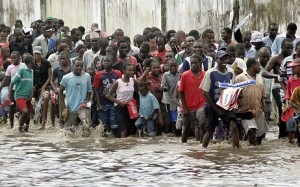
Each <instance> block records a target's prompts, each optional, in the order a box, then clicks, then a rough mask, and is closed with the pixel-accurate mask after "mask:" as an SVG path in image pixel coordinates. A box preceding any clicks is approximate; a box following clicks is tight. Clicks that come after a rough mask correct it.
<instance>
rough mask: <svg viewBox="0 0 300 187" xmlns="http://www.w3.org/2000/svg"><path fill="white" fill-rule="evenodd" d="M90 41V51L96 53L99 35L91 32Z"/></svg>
mask: <svg viewBox="0 0 300 187" xmlns="http://www.w3.org/2000/svg"><path fill="white" fill-rule="evenodd" d="M90 39H91V47H92V50H93V51H98V50H99V41H100V36H99V33H97V32H91V34H90Z"/></svg>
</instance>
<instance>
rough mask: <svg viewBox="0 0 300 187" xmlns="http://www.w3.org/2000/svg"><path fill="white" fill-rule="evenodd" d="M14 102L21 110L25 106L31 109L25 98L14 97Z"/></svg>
mask: <svg viewBox="0 0 300 187" xmlns="http://www.w3.org/2000/svg"><path fill="white" fill-rule="evenodd" d="M16 104H17V106H18V108H19V109H20V110H23V109H24V108H27V109H28V110H29V109H31V103H30V102H29V101H27V99H25V98H18V99H16Z"/></svg>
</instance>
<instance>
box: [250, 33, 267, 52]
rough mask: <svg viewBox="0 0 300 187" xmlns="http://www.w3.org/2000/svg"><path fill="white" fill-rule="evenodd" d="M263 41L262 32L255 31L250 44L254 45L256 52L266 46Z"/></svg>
mask: <svg viewBox="0 0 300 187" xmlns="http://www.w3.org/2000/svg"><path fill="white" fill-rule="evenodd" d="M262 39H263V36H262V34H261V33H260V32H258V31H253V32H252V33H251V40H250V42H251V44H252V45H254V47H255V50H257V51H258V50H259V49H260V48H262V47H263V46H264V45H265V44H264V42H263V41H262Z"/></svg>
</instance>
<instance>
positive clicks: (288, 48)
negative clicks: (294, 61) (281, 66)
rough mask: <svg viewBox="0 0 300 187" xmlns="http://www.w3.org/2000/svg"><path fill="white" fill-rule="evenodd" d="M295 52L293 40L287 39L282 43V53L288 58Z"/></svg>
mask: <svg viewBox="0 0 300 187" xmlns="http://www.w3.org/2000/svg"><path fill="white" fill-rule="evenodd" d="M292 52H293V40H291V39H289V38H286V39H284V40H283V41H282V43H281V53H282V54H283V55H284V56H285V57H287V56H290V55H291V54H292Z"/></svg>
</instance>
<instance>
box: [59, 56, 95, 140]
mask: <svg viewBox="0 0 300 187" xmlns="http://www.w3.org/2000/svg"><path fill="white" fill-rule="evenodd" d="M82 69H83V62H82V60H81V59H76V60H75V63H74V67H73V72H71V73H69V74H67V75H65V76H63V78H62V80H61V82H60V89H59V99H60V103H61V104H62V109H63V111H65V109H67V111H68V112H67V113H69V115H68V118H67V120H66V124H65V125H66V128H67V129H68V128H70V127H71V128H72V127H76V126H78V123H77V117H79V118H80V120H81V122H82V123H83V130H87V129H89V128H88V127H89V124H90V122H91V119H90V118H91V114H90V109H89V107H90V106H89V104H90V97H91V93H92V91H93V90H92V82H91V77H90V75H89V74H88V73H83V72H82ZM65 90H66V103H65V102H64V97H63V92H64V91H65ZM83 135H85V134H83Z"/></svg>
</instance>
